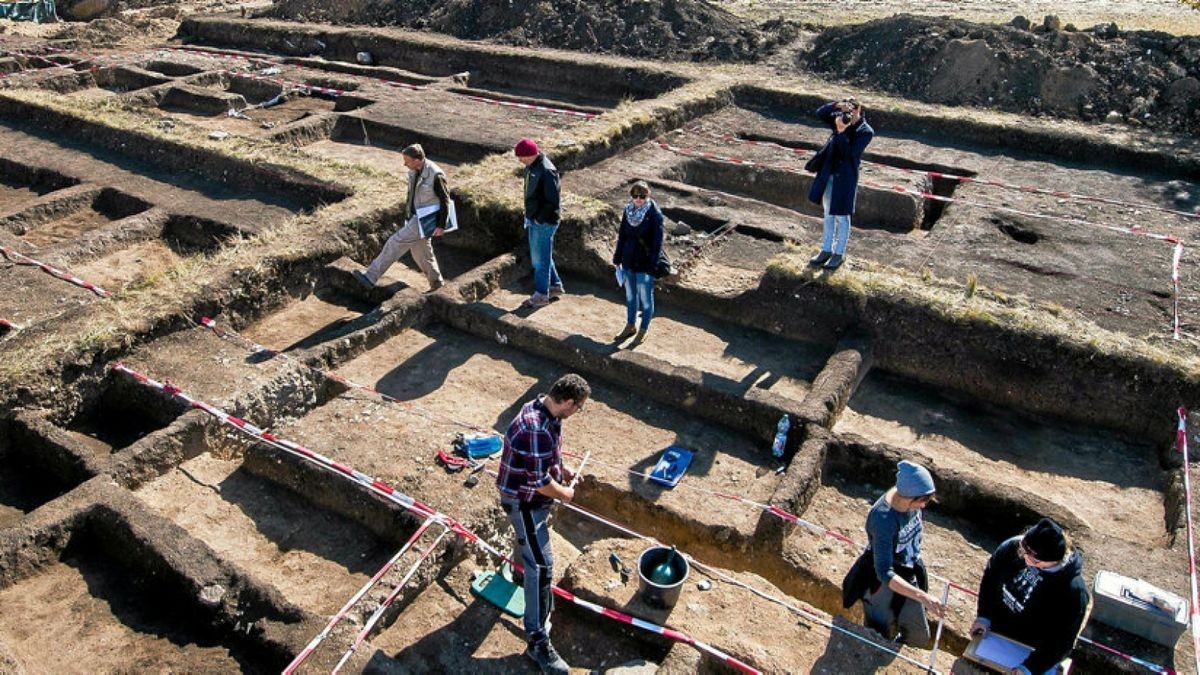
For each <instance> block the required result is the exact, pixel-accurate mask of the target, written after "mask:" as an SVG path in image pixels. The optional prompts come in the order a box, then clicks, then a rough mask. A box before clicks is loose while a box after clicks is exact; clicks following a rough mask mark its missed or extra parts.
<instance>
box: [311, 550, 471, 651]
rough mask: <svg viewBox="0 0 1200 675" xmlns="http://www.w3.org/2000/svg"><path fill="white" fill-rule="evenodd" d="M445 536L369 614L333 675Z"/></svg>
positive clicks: (418, 560)
mask: <svg viewBox="0 0 1200 675" xmlns="http://www.w3.org/2000/svg"><path fill="white" fill-rule="evenodd" d="M447 534H450V530H449V529H444V530H442V531H441V532H440V533H438V536H437V538H436V539H434V540H433V543H432V544H430V545H429V546H427V547H426V548H425V550H424V551H422V552H421V555H420V557H418V558H417V560H416V562H414V563H413V564H412V566H411V567H409V568H408V572H407V573H406V574H405V575H404V578H403V579H401V580H400V582H399V583H397V584H396V587H395V588H393V589H392V592H391V593H389V594H388V596H387V597H386V598H384V599H383V602H381V603H379V607H377V608H376V609H375V611H374V612H373V613H372V614H371V617H370V618H369V619H367V621H366V623H364V624H363V627H362V630H360V631H359V632H358V634H357V635H355V636H354V641H353V642H351V643H350V648H349V649H347V650H346V653H345V654H343V655H342V658H341V659H340V660H339V661H338V662H337V665H336V666H334V667H333V675H337V674H338V673H340V672H342V666H345V665H346V662H347V661H349V660H350V659H351V657H353V656H354V653H355V652H357V651H358V648H359V647H360V646H361V645H362V643H363V641H364V640H366V639H367V635H369V634H370V633H371V631H372V630H374V629H375V625H376V624H378V623H379V620H380V619H382V618H383V615H384V613H385V612H387V610H388V608H389V607H391V606H392V603H393V602H395V601H396V598H398V597H400V592H401V591H403V590H404V587H405V586H407V585H408V582H409V581H411V580H412V578H413V576H414V575H415V574H416V573H417V570H418V569H420V568H421V564H422V563H424V562H425V559H426V558H428V557H429V554H430V553H433V552H434V551H435V550H437V547H438V545H439V544H441V543H442V539H444V538H445V537H446V535H447Z"/></svg>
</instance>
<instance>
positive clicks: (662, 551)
mask: <svg viewBox="0 0 1200 675" xmlns="http://www.w3.org/2000/svg"><path fill="white" fill-rule="evenodd" d="M668 557H671V582H670V583H669V584H656V583H654V582H653V581H651V580H650V574H651V572H653V571H654V568H656V567H658V566H659V565H661V564H663V563H664V562H666V560H667V558H668ZM690 572H691V565H689V564H688V561H687V560H685V559H684V557H683V555H681V554H680V553H678V552H674V551H672V550H671V549H669V548H664V547H662V546H652V547H650V548H648V549H646V550H645V551H642V555H640V556H638V578H639V579H640V580H641V583H640V585H639V587H638V591H639V592H640V593H641V594H642V602H644V603H646V605H647V606H650V607H654V608H656V609H671V608H673V607H675V603H676V602H679V594H680V593H681V592H682V591H683V584H684V582H685V581H687V578H688V574H689V573H690Z"/></svg>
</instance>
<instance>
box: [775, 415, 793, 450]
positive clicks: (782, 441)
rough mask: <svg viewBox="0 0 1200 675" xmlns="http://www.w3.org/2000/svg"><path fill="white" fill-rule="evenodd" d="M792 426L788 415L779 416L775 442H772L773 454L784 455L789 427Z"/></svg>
mask: <svg viewBox="0 0 1200 675" xmlns="http://www.w3.org/2000/svg"><path fill="white" fill-rule="evenodd" d="M791 428H792V423H791V421H790V420H788V416H787V415H784V416H783V417H780V418H779V426H778V427H777V428H776V431H775V442H774V443H772V444H771V454H772V455H774V456H775V457H777V458H778V457H783V450H784V448H786V447H787V435H788V429H791Z"/></svg>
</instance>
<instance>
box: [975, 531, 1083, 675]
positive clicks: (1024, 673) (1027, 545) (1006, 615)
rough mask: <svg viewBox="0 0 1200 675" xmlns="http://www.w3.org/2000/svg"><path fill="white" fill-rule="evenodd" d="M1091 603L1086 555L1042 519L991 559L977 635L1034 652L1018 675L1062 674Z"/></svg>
mask: <svg viewBox="0 0 1200 675" xmlns="http://www.w3.org/2000/svg"><path fill="white" fill-rule="evenodd" d="M1090 604H1091V596H1090V595H1089V594H1088V590H1087V582H1085V581H1084V579H1083V554H1082V553H1080V552H1079V551H1078V550H1076V549H1075V548H1074V547H1072V546H1071V538H1070V537H1069V536H1068V535H1067V533H1066V532H1063V529H1062V527H1061V526H1060V525H1059V524H1058V523H1056V522H1054V521H1053V520H1051V519H1049V518H1042V519H1041V520H1039V521H1038V522H1037V524H1036V525H1034V526H1033V527H1031V528H1029V530H1028V531H1026V532H1025V534H1023V535H1021V536H1018V537H1013V538H1012V539H1009V540H1008V541H1006V542H1004V543H1003V544H1000V547H999V548H997V549H996V552H995V553H993V554H992V557H991V558H990V559H988V564H987V569H986V570H984V572H983V581H981V582H980V584H979V606H978V610H977V614H978V616H977V617H976V619H975V622H974V623H972V624H971V634H972V635H979V634H983V633H985V632H987V631H994V632H995V633H996V634H997V635H1003V636H1004V637H1006V638H1009V639H1012V640H1015V641H1017V642H1020V643H1022V644H1025V645H1027V646H1029V647H1032V648H1033V652H1032V653H1030V654H1029V656H1028V657H1027V658H1026V659H1025V662H1024V663H1022V664H1021V665H1020V666H1017V667H1016V668H1013V669H1012V671H1011V673H1012V675H1018V674H1019V675H1042V674H1043V673H1057V672H1058V667H1059V664H1060V663H1062V661H1063V660H1064V659H1066V658H1067V656H1069V655H1070V653H1071V650H1072V649H1074V648H1075V639H1076V638H1077V637H1079V631H1081V630H1082V629H1083V623H1084V620H1085V619H1086V618H1087V613H1088V607H1089V605H1090Z"/></svg>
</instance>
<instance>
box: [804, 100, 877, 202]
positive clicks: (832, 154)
mask: <svg viewBox="0 0 1200 675" xmlns="http://www.w3.org/2000/svg"><path fill="white" fill-rule="evenodd" d="M836 105H837V104H836V103H826V104H825V105H823V106H821V107H820V108H818V109H817V118H818V119H820V120H821V121H822V122H824V123H826V124H828V125H829V126H830V128H832V129H833V131H834V133H833V134H832V135H830V137H829V140H827V141H825V147H823V148H821V154H822V155H824V161H822V162H821V169H820V171H818V172H817V175H816V177H815V178H813V182H812V187H811V188H810V189H809V191H808V200H809V201H811V202H813V203H815V204H820V203H821V199H822V197H824V195H825V184H826V183H828V182H829V177H830V176H833V177H834V178H836V180H835V181H834V182H833V194H832V195H831V197H832V198H831V199H830V201H829V215H831V216H848V215H850V214H852V213H854V202H855V199H856V198H857V196H858V164H859V162H860V161H861V160H862V154H863V150H866V149H867V145H868V144H869V143H870V142H871V139H872V138H874V137H875V130H874V129H872V128H871V125H870V124H867V118H866V117H865V116H864V117H862V118H861V119H859V120H858V124H856V125H854V126H853V127H850V128H847V129H846V131H844V132H842V133H840V134H839V133H837V126H836V125H835V124H834V121H833V119H834V116H835V115H837V114H838V113H837V109H836V107H835V106H836Z"/></svg>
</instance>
